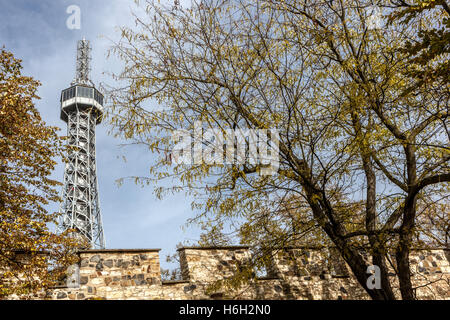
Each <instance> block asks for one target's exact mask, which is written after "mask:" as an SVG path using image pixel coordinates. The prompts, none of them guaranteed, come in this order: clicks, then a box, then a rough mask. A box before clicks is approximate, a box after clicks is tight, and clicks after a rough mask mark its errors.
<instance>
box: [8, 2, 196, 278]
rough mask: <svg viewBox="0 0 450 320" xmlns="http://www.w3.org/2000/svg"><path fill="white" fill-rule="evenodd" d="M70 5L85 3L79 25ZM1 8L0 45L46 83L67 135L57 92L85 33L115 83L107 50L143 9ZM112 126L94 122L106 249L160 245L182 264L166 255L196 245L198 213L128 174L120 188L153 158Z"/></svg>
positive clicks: (46, 113)
mask: <svg viewBox="0 0 450 320" xmlns="http://www.w3.org/2000/svg"><path fill="white" fill-rule="evenodd" d="M166 1H169V0H166ZM188 1H189V0H185V1H181V5H187V2H188ZM71 5H76V6H78V7H79V8H80V13H81V24H80V29H69V28H68V27H67V24H66V21H67V20H68V19H69V18H70V16H71V14H70V13H67V12H66V10H67V8H68V7H69V6H71ZM0 8H2V10H1V11H0V46H1V47H3V46H5V49H6V50H7V51H10V52H12V53H13V54H14V55H15V57H16V58H19V59H21V60H23V61H22V66H23V70H22V74H23V75H26V76H32V77H33V78H35V79H37V80H39V81H40V82H41V83H42V85H41V87H40V88H39V90H38V95H39V96H40V97H41V99H40V100H37V101H36V107H37V109H38V110H39V112H40V113H41V116H42V118H43V120H44V121H45V122H46V123H47V124H48V125H51V126H57V127H59V128H61V132H60V133H61V135H66V132H67V126H66V123H65V122H63V121H62V120H60V118H59V115H60V103H59V98H60V93H61V90H63V89H65V88H67V87H69V86H70V82H71V81H72V80H73V78H74V75H75V57H76V44H77V40H80V39H82V38H83V37H85V38H86V39H87V40H90V41H91V46H92V62H91V68H92V71H91V80H92V81H93V82H94V83H95V84H96V85H97V86H98V85H99V83H102V82H107V83H109V84H111V79H110V77H108V76H107V75H105V74H104V73H105V72H114V71H115V72H117V71H119V70H120V68H121V63H120V61H118V60H116V59H114V58H107V57H106V54H107V50H108V48H109V47H111V45H112V42H111V41H112V40H115V39H116V40H117V39H119V37H120V34H119V32H118V29H117V28H118V27H119V26H133V25H134V20H133V17H132V15H131V11H132V10H134V11H139V9H138V8H137V7H136V5H135V3H134V0H90V1H89V0H79V1H77V0H57V1H55V0H0ZM155 107H157V106H155ZM109 129H110V128H109V126H108V124H107V121H104V122H103V123H102V124H100V125H98V126H97V127H96V134H97V136H96V139H97V148H96V157H97V176H98V182H99V195H100V208H101V212H102V218H103V228H104V234H105V239H106V247H107V248H108V249H112V248H160V249H162V250H161V251H160V261H161V266H162V267H163V268H169V269H172V268H174V267H177V265H176V264H174V263H167V262H166V261H165V257H166V256H167V255H168V254H174V253H175V252H176V245H177V244H178V243H180V242H181V243H186V244H189V242H190V243H194V242H195V240H196V239H198V237H199V233H200V232H199V230H198V228H196V227H193V226H192V227H188V228H182V227H183V226H184V225H185V223H186V221H187V219H188V218H190V217H193V216H194V214H195V213H194V212H193V211H192V210H191V206H190V204H191V199H189V198H186V197H185V196H184V194H178V195H175V196H167V197H165V198H164V199H162V200H158V199H157V198H156V196H155V194H154V192H153V188H152V187H151V186H150V187H145V188H142V187H140V186H137V185H136V184H134V182H132V181H127V180H125V182H124V184H123V185H122V186H120V187H119V186H118V185H117V183H116V181H117V179H119V178H122V177H127V176H131V175H139V176H146V175H148V171H149V168H150V166H151V164H152V161H155V158H154V155H152V154H151V153H150V152H149V151H148V150H146V149H144V148H143V147H138V146H133V147H131V146H129V147H121V146H120V145H121V144H123V143H124V141H121V140H119V139H117V138H114V137H113V136H112V135H110V134H109V133H108V132H109ZM123 156H126V159H127V160H126V161H124V160H123ZM58 161H59V163H58V166H57V167H56V169H55V171H54V173H53V176H52V177H53V178H55V179H57V180H59V181H62V179H63V175H64V166H63V164H62V161H61V160H60V159H58ZM58 208H59V205H57V204H53V205H50V206H49V207H48V209H49V211H58Z"/></svg>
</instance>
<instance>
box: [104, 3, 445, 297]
mask: <svg viewBox="0 0 450 320" xmlns="http://www.w3.org/2000/svg"><path fill="white" fill-rule="evenodd" d="M379 4H380V6H381V7H383V4H387V2H386V3H384V2H381V3H379ZM373 6H374V3H373V2H372V1H365V0H339V1H321V2H314V1H306V0H297V1H263V0H261V1H257V2H253V1H244V0H242V1H225V0H214V1H202V2H201V3H200V4H196V5H195V4H194V5H193V6H192V8H189V9H184V10H177V11H173V10H170V8H165V7H164V6H161V5H159V4H157V3H155V2H152V1H147V2H146V6H145V12H146V13H147V15H146V16H145V15H144V16H136V24H137V26H138V28H136V29H129V28H122V36H123V38H122V40H121V41H120V42H119V43H116V44H115V45H114V46H113V47H112V50H111V53H112V54H116V55H117V56H118V57H119V58H121V59H122V60H123V61H124V64H125V67H124V69H123V71H122V72H121V73H119V74H116V75H114V79H116V80H119V81H120V86H117V87H110V92H109V94H110V98H111V108H110V119H111V124H112V126H113V128H114V129H115V130H116V131H115V132H116V134H117V135H122V136H123V137H125V138H126V139H131V140H132V141H133V142H135V143H141V144H143V145H146V146H148V148H149V149H150V150H151V151H155V150H156V151H158V152H160V155H161V156H160V158H159V160H158V162H157V163H156V164H153V165H152V166H151V170H150V173H151V176H150V177H137V178H138V179H140V180H139V181H141V182H142V183H152V182H158V181H161V180H164V179H168V178H172V177H176V178H177V179H179V181H180V184H179V185H176V186H174V187H173V188H162V187H159V186H158V187H157V188H156V191H157V194H158V195H161V196H163V195H164V194H165V193H166V192H169V191H180V190H185V191H186V192H187V193H188V194H190V195H193V196H195V197H196V201H195V202H194V203H193V208H196V209H200V210H201V211H200V212H201V213H200V214H199V215H198V216H197V217H196V219H194V220H195V221H200V222H201V223H203V224H205V225H206V226H207V227H209V228H210V229H211V230H212V233H211V235H212V238H214V237H215V236H214V235H215V234H216V235H219V237H220V238H223V235H224V233H222V232H218V230H217V228H219V229H220V226H224V225H225V221H226V222H227V223H228V224H227V226H231V227H233V226H236V227H235V229H234V231H235V234H237V235H238V236H240V238H241V240H242V239H244V240H246V241H248V240H250V241H253V243H252V245H255V246H258V247H260V248H266V247H267V246H269V247H271V248H277V247H280V246H283V245H289V243H293V244H298V243H299V242H301V241H303V240H305V239H306V240H305V241H308V240H309V239H313V240H314V242H318V243H322V244H325V245H329V244H332V245H333V246H335V247H336V249H337V250H338V251H339V253H340V254H341V255H342V257H343V258H344V260H345V261H346V262H347V263H348V265H349V266H350V268H351V270H352V272H353V274H354V275H355V277H356V278H357V280H358V281H359V283H360V284H361V286H363V287H364V288H365V289H366V291H367V293H368V294H369V295H370V296H371V297H372V298H373V299H395V295H394V290H393V289H392V283H391V281H390V279H389V276H388V266H389V263H390V261H391V259H390V257H391V256H392V255H393V256H395V259H394V265H393V267H394V270H395V273H396V276H397V279H398V282H399V286H400V292H401V296H402V298H403V299H414V298H415V295H414V287H413V284H412V281H411V270H410V266H409V254H410V250H411V247H412V246H413V245H414V246H415V245H417V244H422V245H423V244H424V243H427V242H429V240H430V233H426V232H423V230H422V229H421V228H418V227H417V222H418V208H425V207H426V206H428V207H429V208H433V210H434V209H436V208H438V207H439V206H443V205H444V206H445V204H447V203H448V196H449V192H448V191H449V183H448V182H449V181H450V171H449V160H450V149H449V148H448V145H449V140H450V133H449V131H448V127H447V124H446V122H447V121H448V99H449V91H448V87H442V86H440V85H438V83H437V82H435V83H430V84H429V85H427V86H426V87H425V86H421V85H416V84H417V82H416V79H415V78H413V77H410V76H405V75H407V74H409V72H410V71H412V69H413V68H414V66H413V65H411V63H410V62H409V59H410V56H409V54H408V53H407V52H405V50H403V48H404V47H405V44H406V42H407V41H408V39H413V38H414V36H415V35H416V30H415V27H414V25H413V22H411V21H409V22H405V23H402V24H399V23H392V24H390V25H386V26H385V27H384V28H383V29H382V30H381V29H377V28H371V27H369V26H370V24H369V21H370V19H371V18H373V17H371V12H372V11H371V8H373ZM386 10H387V9H386ZM390 13H391V12H389V11H388V12H384V13H383V14H384V15H389V14H390ZM147 18H148V19H147ZM151 101H156V102H157V103H159V104H161V105H162V106H161V107H158V108H156V107H151V106H149V105H148V104H149V103H150V102H151ZM197 121H200V122H201V123H202V126H203V131H204V132H205V130H206V129H211V128H218V130H219V131H221V132H222V133H225V132H226V130H235V131H236V130H247V129H259V130H264V129H276V130H277V132H278V134H279V141H278V147H277V148H276V147H275V146H276V143H273V144H272V143H271V144H270V147H271V150H272V151H274V153H276V154H278V155H279V167H278V168H277V169H276V174H275V175H261V174H259V173H261V170H263V169H265V168H266V166H263V165H261V163H257V164H252V163H250V162H246V163H245V164H238V163H236V162H232V163H230V164H226V165H223V164H217V163H211V162H207V161H203V162H202V163H196V162H195V161H194V162H193V163H191V164H179V163H176V164H171V163H170V160H171V159H172V158H171V157H170V156H167V154H168V153H169V152H170V150H172V148H173V145H174V141H173V140H172V139H171V136H172V134H173V132H174V131H175V130H178V129H186V130H188V132H195V130H199V129H198V128H197V129H196V123H197ZM192 136H193V137H194V139H195V138H196V135H195V133H194V134H193V135H192ZM273 137H275V136H273ZM211 141H212V140H209V141H203V140H202V141H201V143H202V144H203V148H205V149H206V148H207V147H211V146H210V145H211ZM244 141H246V144H247V146H248V148H250V146H249V145H250V143H251V141H250V140H249V139H247V140H244ZM272 141H274V140H272ZM175 142H176V141H175ZM195 142H199V141H195ZM236 143H237V142H236V141H234V144H236ZM194 148H195V147H194ZM277 149H278V150H277ZM219 150H220V149H219ZM218 154H219V155H220V152H219V153H218ZM169 170H170V172H169ZM430 206H431V207H430ZM433 210H428V211H427V212H428V213H429V214H431V215H433V213H432V212H433ZM436 218H437V217H436ZM277 219H278V220H277ZM425 231H429V230H425ZM261 232H262V233H261ZM440 234H441V233H433V235H434V236H437V237H440ZM264 235H270V237H264ZM227 236H228V235H227ZM206 239H207V237H206ZM417 239H420V243H418V242H417ZM203 240H204V239H203ZM362 251H366V252H368V253H369V254H370V255H371V257H372V263H373V264H375V265H377V266H379V267H380V270H381V277H382V279H381V283H382V288H381V289H374V290H371V289H368V288H367V287H366V280H367V274H366V271H367V267H368V266H369V264H370V263H369V262H368V261H366V260H365V259H364V257H363V254H362ZM260 252H261V254H262V255H267V254H268V252H270V250H260ZM262 258H264V257H262ZM388 258H389V259H388ZM262 260H266V261H267V259H262Z"/></svg>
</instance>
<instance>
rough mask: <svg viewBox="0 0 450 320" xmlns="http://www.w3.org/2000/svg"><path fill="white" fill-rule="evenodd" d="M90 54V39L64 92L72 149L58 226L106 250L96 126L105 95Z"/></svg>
mask: <svg viewBox="0 0 450 320" xmlns="http://www.w3.org/2000/svg"><path fill="white" fill-rule="evenodd" d="M90 51H91V47H90V43H89V41H88V40H84V39H83V40H80V41H78V44H77V60H76V75H75V79H74V80H73V81H72V83H71V86H70V87H69V88H67V89H65V90H63V91H62V92H61V119H62V120H63V121H65V122H66V123H67V136H68V142H67V144H68V146H69V149H68V154H67V162H66V165H65V170H64V186H63V202H62V205H61V209H60V211H61V213H62V216H61V221H60V223H59V226H58V227H59V231H60V232H62V231H64V230H68V229H75V230H76V233H75V235H76V236H79V237H81V238H83V239H85V240H87V241H88V242H89V243H90V244H91V247H93V248H99V249H103V248H104V247H105V240H104V236H103V226H102V217H101V213H100V205H99V196H98V181H97V167H96V160H95V126H96V125H97V124H99V123H100V122H101V120H102V114H103V95H102V94H101V93H100V92H99V91H98V90H97V89H96V88H95V86H94V84H93V83H92V81H91V80H90V79H89V72H90Z"/></svg>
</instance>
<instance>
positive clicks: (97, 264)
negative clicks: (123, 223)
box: [47, 246, 450, 300]
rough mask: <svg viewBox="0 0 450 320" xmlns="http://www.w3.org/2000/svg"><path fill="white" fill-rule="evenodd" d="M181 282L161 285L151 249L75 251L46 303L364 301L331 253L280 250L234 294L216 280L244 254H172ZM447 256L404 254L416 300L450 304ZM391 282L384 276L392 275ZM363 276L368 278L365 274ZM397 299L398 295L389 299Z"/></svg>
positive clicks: (243, 250)
mask: <svg viewBox="0 0 450 320" xmlns="http://www.w3.org/2000/svg"><path fill="white" fill-rule="evenodd" d="M179 255H180V267H181V271H182V276H183V280H180V281H161V272H160V265H159V249H124V250H87V251H80V252H79V256H80V263H79V265H78V266H74V267H73V268H72V272H73V274H72V275H71V277H70V280H69V281H68V285H67V286H64V287H58V288H54V289H53V290H52V291H51V293H50V294H49V295H48V296H47V298H51V299H58V300H61V299H368V298H369V297H368V295H367V293H366V292H365V291H364V290H363V289H362V288H361V286H360V285H359V284H358V283H357V281H356V279H355V278H354V277H353V276H352V275H351V272H350V270H349V268H348V266H347V265H346V263H345V262H344V261H343V260H342V258H340V256H339V255H338V253H337V252H335V251H334V250H327V249H319V248H285V249H283V250H280V251H277V252H274V254H273V256H274V258H273V260H272V264H271V266H269V268H268V270H267V271H268V274H267V277H264V278H255V280H253V281H251V282H248V283H245V284H244V285H242V286H240V287H239V288H238V289H234V290H232V291H229V290H225V289H224V288H223V287H219V286H217V283H218V282H217V281H220V280H223V279H226V278H228V277H230V276H232V275H233V274H235V273H236V270H245V267H246V266H248V265H249V261H250V259H251V254H250V251H249V248H248V247H245V246H234V247H211V248H203V247H202V248H192V247H190V248H181V249H179ZM449 259H450V252H449V250H444V249H435V250H418V251H414V252H413V253H412V254H411V263H412V265H413V267H412V270H413V280H414V281H413V282H414V285H415V286H418V287H419V288H418V289H417V296H418V297H419V298H420V299H450V265H449ZM393 275H394V273H393V270H392V276H393ZM368 276H369V275H368ZM397 294H398V292H397Z"/></svg>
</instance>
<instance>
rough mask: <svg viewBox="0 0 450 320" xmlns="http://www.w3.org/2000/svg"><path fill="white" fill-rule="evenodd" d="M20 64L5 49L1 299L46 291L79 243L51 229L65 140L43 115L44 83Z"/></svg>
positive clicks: (0, 97) (1, 71) (1, 74)
mask: <svg viewBox="0 0 450 320" xmlns="http://www.w3.org/2000/svg"><path fill="white" fill-rule="evenodd" d="M20 62H21V61H20V60H18V59H16V58H14V56H13V54H12V53H10V52H7V51H6V50H5V49H2V50H1V51H0V298H2V297H5V296H9V295H12V294H16V295H18V296H20V297H27V296H29V295H30V294H33V293H36V292H38V291H40V292H42V290H43V289H45V288H47V287H49V286H51V285H53V284H54V283H55V281H56V280H59V279H61V277H62V276H63V275H64V272H65V270H66V266H68V265H69V264H71V263H73V261H74V257H73V256H72V255H70V254H68V253H69V252H70V251H71V249H72V248H73V246H74V245H75V243H74V241H72V240H70V239H68V238H67V237H66V236H65V235H64V234H63V235H57V234H55V233H53V232H51V231H50V229H49V226H50V224H51V223H53V222H55V219H56V214H54V213H48V212H47V210H46V205H47V204H48V203H50V202H52V201H58V200H59V199H58V190H57V187H58V186H59V185H60V183H59V182H57V181H55V180H52V179H50V174H51V172H52V170H53V169H54V167H55V165H56V162H55V160H54V159H53V158H54V157H55V156H59V155H61V154H62V153H61V152H62V151H63V144H62V142H63V141H62V139H61V137H59V136H58V135H57V128H55V127H50V126H47V125H46V124H45V122H44V121H43V120H42V119H41V117H40V115H39V112H38V110H37V109H36V107H35V105H34V100H36V99H39V97H38V96H37V95H36V90H37V88H38V86H39V85H40V83H39V82H38V81H36V80H34V79H33V78H31V77H27V76H23V75H22V74H21V69H22V67H21V64H20Z"/></svg>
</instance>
